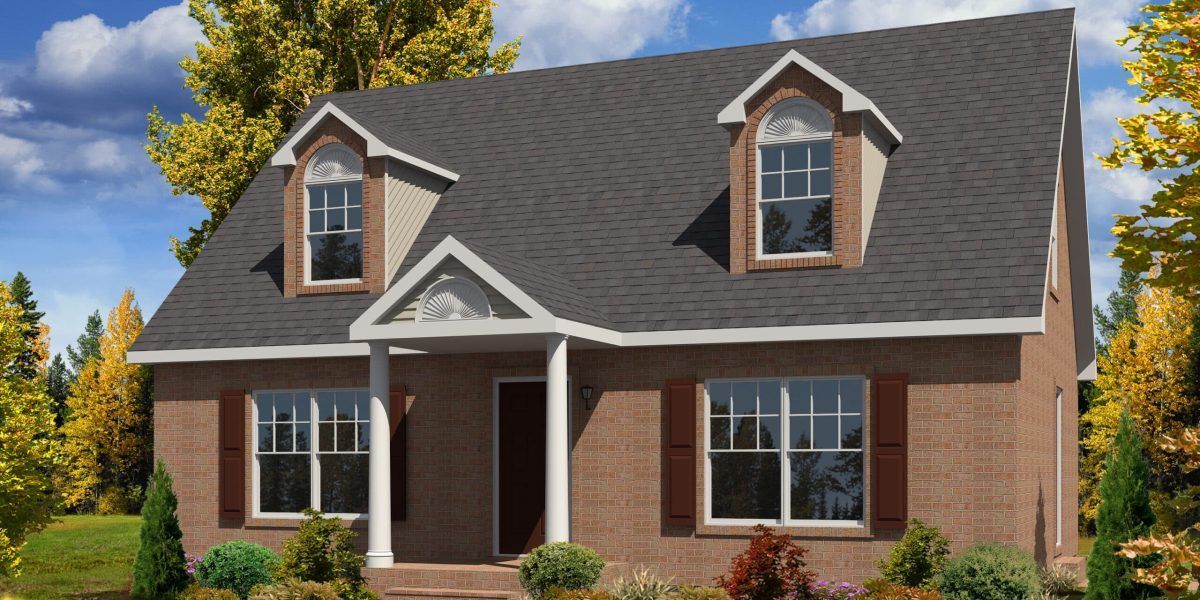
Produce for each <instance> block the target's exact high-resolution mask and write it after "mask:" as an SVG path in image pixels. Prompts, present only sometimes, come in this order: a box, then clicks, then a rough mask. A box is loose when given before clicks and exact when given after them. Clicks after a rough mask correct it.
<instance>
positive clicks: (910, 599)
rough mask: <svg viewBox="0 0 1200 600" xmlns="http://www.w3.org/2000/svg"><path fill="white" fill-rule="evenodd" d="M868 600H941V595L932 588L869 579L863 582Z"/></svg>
mask: <svg viewBox="0 0 1200 600" xmlns="http://www.w3.org/2000/svg"><path fill="white" fill-rule="evenodd" d="M863 587H864V588H866V590H867V596H866V597H867V598H870V600H942V595H941V594H939V593H938V592H937V590H933V589H923V588H915V587H908V586H905V585H896V584H894V583H892V582H890V581H888V580H886V579H882V578H881V579H869V580H867V581H865V582H863Z"/></svg>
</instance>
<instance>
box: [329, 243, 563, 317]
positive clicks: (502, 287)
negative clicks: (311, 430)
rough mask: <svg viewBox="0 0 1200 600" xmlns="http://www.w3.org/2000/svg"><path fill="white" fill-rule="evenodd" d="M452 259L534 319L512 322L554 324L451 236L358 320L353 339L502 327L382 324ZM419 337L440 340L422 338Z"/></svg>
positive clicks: (548, 315)
mask: <svg viewBox="0 0 1200 600" xmlns="http://www.w3.org/2000/svg"><path fill="white" fill-rule="evenodd" d="M451 257H453V258H455V259H457V260H458V261H459V262H461V263H462V264H463V266H465V267H467V268H468V269H470V270H471V272H472V273H475V275H477V276H478V277H479V278H480V279H482V280H483V281H485V282H486V283H487V284H488V285H490V286H492V287H493V288H494V289H495V290H496V291H497V292H499V293H500V295H502V296H504V297H505V298H507V299H508V300H509V301H510V302H512V303H513V304H515V305H516V306H517V308H519V309H521V311H522V312H524V313H525V314H527V315H529V316H530V319H511V321H514V322H515V321H529V320H535V321H537V320H541V321H545V322H547V323H548V322H549V321H551V320H553V318H554V317H553V315H551V314H550V311H548V310H546V309H545V308H543V307H542V305H540V304H538V303H537V301H535V300H534V299H533V298H530V297H529V294H526V293H525V292H524V291H523V290H521V288H519V287H517V286H516V285H514V284H513V283H512V282H511V281H509V280H508V278H507V277H505V276H504V275H501V274H500V272H499V271H497V270H496V269H494V268H493V267H492V266H491V265H489V264H487V262H485V261H484V260H483V259H481V258H479V256H478V255H476V254H475V253H474V252H471V250H470V249H468V248H467V247H466V246H464V245H463V244H462V242H460V241H458V240H456V239H454V236H451V235H447V236H446V237H445V238H444V239H442V241H441V242H439V243H438V245H437V246H435V247H434V248H433V250H431V251H430V252H429V254H426V255H425V257H424V258H422V259H421V260H420V262H418V263H417V264H416V265H414V266H413V268H412V269H409V271H408V273H405V274H404V276H403V277H401V278H400V280H399V281H397V282H396V284H395V285H393V286H392V287H391V289H389V290H388V291H387V292H385V293H384V294H383V296H381V297H380V298H379V299H378V300H376V301H375V302H374V303H373V304H371V306H370V307H368V308H367V310H366V311H364V312H363V314H362V316H360V317H359V318H358V319H355V321H354V323H352V324H351V325H350V339H351V340H355V341H359V340H372V339H385V338H383V337H380V336H381V334H380V332H382V331H384V330H387V331H392V330H393V329H395V328H404V329H412V328H414V327H416V326H419V325H424V326H429V327H431V326H435V325H436V326H438V327H444V326H447V325H458V324H463V325H468V326H471V327H474V328H478V327H480V326H481V325H482V324H483V323H502V322H503V320H497V321H463V322H454V323H448V322H444V321H443V322H439V323H403V324H394V323H382V322H381V321H382V320H383V319H384V317H385V316H386V315H387V314H388V313H389V312H391V311H392V309H393V308H395V306H396V304H397V303H399V302H400V301H402V300H403V299H404V298H405V297H406V296H408V294H409V293H411V292H412V291H413V289H414V288H415V287H416V286H417V285H418V284H420V283H421V282H422V281H424V280H425V278H426V277H428V276H429V274H430V273H432V272H433V270H434V269H436V268H437V266H438V265H440V264H441V263H442V261H444V260H445V259H447V258H451ZM447 331H453V329H447ZM400 337H403V336H400ZM419 337H436V336H425V335H421V336H419Z"/></svg>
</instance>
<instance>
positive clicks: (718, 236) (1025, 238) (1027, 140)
mask: <svg viewBox="0 0 1200 600" xmlns="http://www.w3.org/2000/svg"><path fill="white" fill-rule="evenodd" d="M1072 22H1073V12H1072V11H1070V10H1059V11H1050V12H1041V13H1031V14H1022V15H1014V16H1008V17H996V18H990V19H980V20H973V21H961V22H954V23H943V24H937V25H928V26H921V27H910V28H903V29H892V30H884V31H876V32H867V33H858V34H849V35H839V36H832V37H824V38H814V39H807V40H795V41H789V42H779V43H771V44H761V45H754V46H744V47H738V48H728V49H721V50H711V51H702V52H691V53H685V54H675V55H669V56H658V57H649V58H640V59H631V60H624V61H616V62H608V63H599V64H590V65H579V66H572V67H563V68H556V69H545V70H538V71H526V72H520V73H514V74H508V75H503V76H492V77H484V78H479V79H471V80H459V81H447V82H440V83H433V84H422V85H415V86H409V87H404V88H389V89H381V90H369V91H363V92H350V93H344V94H337V95H333V96H329V97H325V98H323V99H322V100H332V101H334V102H335V103H336V104H337V106H339V107H340V108H342V109H343V110H346V111H348V112H349V113H352V114H354V115H356V116H361V117H363V118H365V119H368V120H370V121H371V122H373V123H378V124H382V125H383V126H384V127H387V128H388V129H389V130H391V131H397V132H399V131H402V132H404V133H405V136H406V137H407V138H411V139H413V140H420V141H421V142H422V143H423V144H427V145H428V147H431V148H433V147H435V148H436V149H437V154H438V155H440V156H444V157H445V160H446V161H447V164H449V165H452V166H453V168H454V169H455V170H456V172H458V173H459V174H460V175H461V179H460V180H459V181H458V183H456V184H454V185H453V186H451V188H450V189H449V190H448V191H447V192H446V194H445V195H444V196H443V197H442V198H441V200H440V201H439V203H438V205H437V207H436V208H435V210H434V211H433V214H432V215H431V216H430V219H429V221H428V223H427V224H426V226H425V228H424V230H423V231H422V232H421V234H420V236H419V238H418V240H417V242H416V244H415V245H414V247H413V250H412V252H411V253H410V255H409V257H408V258H407V259H406V260H405V262H404V266H403V268H402V270H401V273H403V272H404V270H406V269H407V268H409V267H411V266H412V265H413V264H415V262H416V261H417V260H419V259H420V258H421V257H422V256H424V255H425V254H426V253H427V252H428V251H429V250H430V249H431V248H432V247H433V246H434V245H435V244H436V243H437V242H438V241H440V240H442V239H443V238H444V237H445V236H446V235H448V234H453V235H454V236H455V237H457V238H458V239H460V240H469V242H470V243H471V244H472V247H473V248H478V249H479V252H480V254H481V255H482V254H488V256H487V257H485V260H489V261H491V260H496V262H498V263H501V264H505V263H506V262H513V263H519V264H520V265H521V266H520V267H517V266H515V265H509V266H508V267H505V266H501V264H497V265H496V266H497V269H500V270H502V271H504V270H505V269H506V268H507V269H508V271H507V273H506V274H508V273H518V272H522V271H523V270H524V271H531V267H530V265H540V266H541V267H542V268H543V269H545V271H543V272H540V273H537V274H536V276H534V277H532V280H536V281H539V282H542V283H545V282H547V281H551V280H553V279H554V278H560V279H563V280H565V283H567V284H569V285H565V286H564V287H565V289H566V291H565V292H561V293H564V294H567V295H569V296H570V298H568V299H566V300H564V301H563V303H562V305H563V306H567V307H571V308H562V307H560V309H559V310H574V311H576V312H577V313H579V317H580V318H584V316H587V317H588V318H590V319H599V320H601V321H603V322H605V323H606V325H607V326H610V327H612V328H614V329H618V330H623V331H651V330H669V329H698V328H718V327H755V326H776V325H823V324H838V323H873V322H891V321H924V320H940V319H976V318H996V317H1026V316H1036V315H1039V314H1041V305H1042V299H1043V292H1044V290H1043V285H1044V277H1045V268H1046V252H1047V248H1048V243H1049V235H1050V217H1051V212H1052V204H1053V198H1054V188H1055V178H1056V174H1057V160H1058V154H1059V138H1060V134H1061V128H1062V123H1063V110H1064V101H1065V95H1066V88H1067V79H1068V68H1069V63H1070V61H1069V56H1070V50H1071V48H1070V45H1071V30H1072ZM791 48H795V49H796V50H797V51H799V52H800V53H802V54H804V55H805V56H807V57H808V58H810V59H812V60H813V61H815V62H816V63H817V64H819V65H821V66H822V67H824V68H825V69H826V70H828V71H829V72H830V73H833V74H834V75H835V76H837V77H839V78H841V79H842V80H844V81H845V82H846V83H848V84H849V85H851V86H853V87H855V88H856V89H858V90H859V91H860V92H862V93H863V94H865V95H866V96H867V97H869V98H870V99H871V100H873V101H874V102H875V104H876V105H878V106H879V108H880V109H881V110H882V111H883V113H884V114H885V115H887V117H888V118H889V119H890V120H891V121H892V122H893V123H894V124H895V125H896V127H897V128H898V129H899V130H900V131H901V132H902V133H903V134H904V144H903V145H902V146H901V147H900V148H899V150H897V151H896V152H895V154H893V156H892V157H891V161H890V163H889V165H888V170H887V175H886V177H885V180H884V183H883V191H882V193H881V195H880V198H879V204H878V209H877V211H876V213H875V221H874V226H873V228H872V231H871V236H870V242H869V244H868V247H867V250H866V257H865V259H864V265H863V266H862V267H861V268H854V269H828V270H794V271H773V272H760V273H751V274H746V275H731V274H730V273H729V272H728V246H729V240H728V235H729V233H728V215H729V206H728V204H729V202H728V200H729V198H728V195H729V192H728V186H729V181H728V180H729V149H728V142H729V136H728V133H727V132H726V131H725V130H724V129H722V128H721V127H720V126H718V125H717V124H716V115H717V113H718V112H719V111H720V110H721V108H723V107H724V106H725V104H726V103H728V102H729V101H730V100H731V99H733V98H734V97H736V96H737V94H738V93H739V92H741V90H742V89H744V88H745V87H746V86H747V85H749V84H750V83H751V82H752V81H754V79H755V78H757V77H758V76H759V75H760V74H761V73H762V72H763V71H764V70H766V69H767V68H768V67H770V66H771V65H772V64H773V63H774V62H775V61H776V60H778V59H779V58H780V57H781V56H783V54H784V53H785V52H786V51H787V50H788V49H791ZM320 104H321V102H320V101H318V102H314V108H311V109H310V112H309V114H311V113H312V112H314V111H315V110H316V108H315V107H316V106H318V105H320ZM302 122H303V119H302V120H301V123H302ZM282 184H283V180H282V176H281V173H280V172H279V171H278V170H277V169H273V168H270V167H267V168H265V169H264V170H263V172H262V173H260V174H259V176H258V177H257V179H255V181H254V183H253V184H252V185H251V187H250V189H249V190H248V191H247V192H246V194H245V195H244V196H243V197H242V199H241V201H240V202H239V203H238V204H237V206H236V207H235V208H234V210H233V212H232V214H230V216H229V217H228V218H227V219H226V221H225V223H224V224H223V225H222V226H221V228H220V230H219V231H218V232H217V233H216V235H215V236H214V237H213V239H212V240H211V241H210V242H209V244H208V246H207V247H206V248H205V250H204V252H203V253H202V254H201V255H200V258H199V259H198V260H197V261H196V263H195V264H194V265H193V266H192V268H191V269H189V270H188V272H187V273H186V274H185V275H184V276H183V278H182V279H181V280H180V282H179V283H178V285H177V286H176V287H175V289H174V290H173V291H172V292H171V294H170V296H169V297H168V298H167V299H166V300H165V301H164V302H163V304H162V306H161V308H159V310H158V312H157V313H156V314H155V316H154V318H153V319H152V320H151V321H150V323H149V324H148V325H147V327H146V329H145V331H144V332H143V334H142V336H141V338H140V339H139V340H138V342H137V345H136V348H135V349H137V350H166V349H182V348H217V347H236V346H257V345H281V344H317V343H331V342H345V341H347V340H348V325H349V324H350V322H351V321H352V320H353V319H354V318H355V317H356V316H358V315H359V314H360V313H361V312H362V311H363V310H364V309H365V308H366V307H367V306H368V305H369V304H370V303H371V302H372V301H373V300H374V299H375V298H376V297H377V296H375V295H371V294H348V295H332V296H315V297H303V298H284V297H283V294H282V272H281V271H282V237H283V222H282V208H281V205H280V203H281V196H280V190H281V186H282ZM501 256H504V257H518V260H515V261H506V260H505V259H501V258H500V257H501ZM531 272H532V271H531ZM526 285H529V286H530V289H528V290H527V291H529V293H530V294H531V295H533V294H534V290H533V289H532V288H533V287H535V286H533V285H532V284H531V283H530V282H526ZM542 299H543V300H546V301H548V302H550V301H551V300H550V299H549V297H548V296H546V297H543V298H542ZM581 301H582V303H583V304H582V305H583V306H584V308H581Z"/></svg>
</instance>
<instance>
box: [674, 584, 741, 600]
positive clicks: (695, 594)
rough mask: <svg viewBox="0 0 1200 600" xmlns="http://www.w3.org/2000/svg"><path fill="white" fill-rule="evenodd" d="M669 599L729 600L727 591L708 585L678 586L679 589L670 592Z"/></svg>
mask: <svg viewBox="0 0 1200 600" xmlns="http://www.w3.org/2000/svg"><path fill="white" fill-rule="evenodd" d="M671 600H731V598H730V597H729V592H726V591H725V590H723V589H721V588H719V587H709V586H703V585H701V586H692V585H683V586H679V590H678V591H676V592H675V593H674V594H671Z"/></svg>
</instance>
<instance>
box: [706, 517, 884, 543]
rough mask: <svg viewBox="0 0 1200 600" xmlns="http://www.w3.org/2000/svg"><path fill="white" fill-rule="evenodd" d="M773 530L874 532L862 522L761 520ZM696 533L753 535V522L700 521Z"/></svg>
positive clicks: (821, 534) (800, 534)
mask: <svg viewBox="0 0 1200 600" xmlns="http://www.w3.org/2000/svg"><path fill="white" fill-rule="evenodd" d="M762 525H766V526H767V527H770V528H771V529H773V530H775V532H776V533H784V534H787V535H790V536H792V537H796V538H829V537H836V538H860V539H866V538H872V537H875V533H874V532H873V531H871V528H870V527H867V525H866V523H865V522H863V523H862V524H861V525H842V524H839V523H830V524H829V525H811V526H810V525H780V524H778V523H771V522H763V523H762ZM696 535H720V536H740V537H751V536H753V535H754V525H753V524H741V523H736V524H734V523H728V522H722V521H716V522H708V523H700V524H697V525H696Z"/></svg>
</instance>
